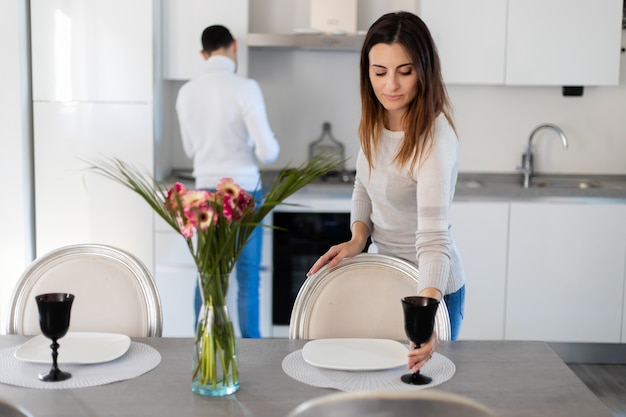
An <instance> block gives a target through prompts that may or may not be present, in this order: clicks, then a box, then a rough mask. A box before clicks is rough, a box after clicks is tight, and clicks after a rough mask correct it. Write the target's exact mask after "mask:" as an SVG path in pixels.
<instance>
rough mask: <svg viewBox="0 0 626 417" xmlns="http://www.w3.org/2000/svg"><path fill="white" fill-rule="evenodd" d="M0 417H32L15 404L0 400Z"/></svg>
mask: <svg viewBox="0 0 626 417" xmlns="http://www.w3.org/2000/svg"><path fill="white" fill-rule="evenodd" d="M0 416H2V417H32V414H30V413H29V412H28V411H26V410H25V409H24V408H22V407H21V406H19V405H17V404H13V403H10V402H8V401H7V400H3V399H2V398H0Z"/></svg>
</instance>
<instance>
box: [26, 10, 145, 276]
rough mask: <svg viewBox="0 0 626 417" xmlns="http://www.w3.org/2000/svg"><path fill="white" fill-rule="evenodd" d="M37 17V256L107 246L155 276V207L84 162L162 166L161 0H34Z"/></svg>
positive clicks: (34, 65) (33, 34)
mask: <svg viewBox="0 0 626 417" xmlns="http://www.w3.org/2000/svg"><path fill="white" fill-rule="evenodd" d="M121 10H124V12H123V13H122V12H121ZM30 15H31V28H32V30H31V43H32V54H33V56H32V73H33V137H34V145H33V147H34V178H35V192H34V197H35V232H36V235H35V239H36V256H41V255H43V254H44V253H46V252H48V251H50V250H52V249H56V248H58V247H60V246H64V245H69V244H74V243H91V242H93V243H104V244H110V245H113V246H117V247H120V248H122V249H125V250H128V251H129V252H131V253H133V254H134V255H136V256H138V257H139V258H140V259H141V260H142V261H143V262H144V263H145V264H146V266H147V267H148V268H149V269H150V270H151V271H152V270H153V256H154V248H153V235H154V233H153V230H152V227H153V224H152V216H153V214H152V212H151V209H150V208H149V207H148V205H147V204H146V203H145V202H144V201H142V200H141V199H140V198H139V197H138V196H136V195H135V194H134V193H132V192H131V191H129V190H127V189H125V188H124V187H123V186H121V185H119V184H117V183H115V182H113V181H112V180H109V179H106V178H104V177H101V176H98V175H95V174H90V173H88V172H87V171H86V167H87V164H86V163H85V162H83V161H81V159H90V158H98V157H101V156H107V157H116V158H119V159H121V160H124V161H125V162H128V163H130V164H133V165H135V166H137V167H139V168H141V169H144V170H146V172H152V170H153V165H154V163H153V161H154V156H153V153H154V133H153V123H154V106H153V103H152V85H153V80H152V74H153V64H152V62H153V49H154V48H153V40H152V39H153V38H152V37H153V30H152V16H153V9H152V1H151V0H127V1H123V2H122V1H118V0H113V1H110V0H94V1H89V2H84V1H81V0H33V1H31V2H30Z"/></svg>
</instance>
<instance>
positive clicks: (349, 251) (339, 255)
mask: <svg viewBox="0 0 626 417" xmlns="http://www.w3.org/2000/svg"><path fill="white" fill-rule="evenodd" d="M364 246H365V245H361V244H359V243H358V242H355V241H354V240H350V241H348V242H343V243H339V244H338V245H335V246H331V248H330V249H328V251H327V252H326V253H325V254H323V255H322V256H320V257H319V259H318V260H317V261H316V262H315V263H314V264H313V266H312V267H311V269H309V272H307V273H306V275H307V277H308V276H309V275H313V274H314V273H316V272H317V271H319V270H320V268H321V267H323V266H324V265H326V264H328V267H329V268H332V267H334V266H336V265H337V264H338V263H339V262H340V261H341V260H342V259H343V258H349V257H351V256H356V255H358V254H359V253H361V252H362V251H363V248H364Z"/></svg>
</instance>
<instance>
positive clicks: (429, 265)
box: [309, 12, 465, 371]
mask: <svg viewBox="0 0 626 417" xmlns="http://www.w3.org/2000/svg"><path fill="white" fill-rule="evenodd" d="M360 86H361V87H360V89H361V112H362V114H361V123H360V125H359V138H360V142H361V150H360V152H359V155H358V157H357V165H356V169H357V175H356V180H355V184H354V191H353V194H352V211H351V222H350V223H351V231H352V237H351V239H350V241H348V242H343V243H340V244H337V245H335V246H333V247H331V248H330V249H329V250H328V252H326V253H325V254H324V255H322V256H321V257H320V258H319V260H318V261H317V262H316V263H315V264H314V265H313V266H312V267H311V269H310V271H309V274H313V273H315V272H316V271H318V270H319V269H320V268H321V267H322V266H323V265H325V264H328V266H329V267H331V268H332V267H333V266H335V265H337V264H338V263H339V261H340V260H341V259H343V258H345V257H351V256H355V255H357V254H359V253H361V252H362V251H363V249H364V248H365V245H366V242H367V238H368V237H371V240H372V243H373V244H374V245H375V247H376V248H377V251H378V252H379V253H382V254H386V255H391V256H396V257H399V258H402V259H405V260H407V261H409V262H412V263H414V264H416V265H417V266H418V268H419V274H420V275H419V287H418V289H417V292H418V294H419V295H423V296H428V297H433V298H436V299H439V300H440V299H441V298H444V299H445V301H446V305H447V307H448V312H449V313H450V322H451V329H452V339H453V340H454V339H456V338H457V337H458V333H459V330H460V327H461V321H462V319H463V305H464V295H465V276H464V272H463V266H462V263H461V259H460V257H459V254H458V252H457V249H456V246H455V244H454V242H453V239H452V235H451V233H450V222H449V219H448V211H449V207H450V203H451V202H452V198H453V196H454V188H455V185H456V177H457V172H458V139H457V136H456V133H455V129H454V124H453V121H452V117H451V111H450V103H449V100H448V97H447V93H446V89H445V85H444V83H443V79H442V76H441V69H440V64H439V58H438V56H437V51H436V48H435V45H434V42H433V39H432V37H431V35H430V32H429V31H428V28H427V27H426V25H425V24H424V22H423V21H422V20H421V19H420V18H419V17H417V16H415V15H413V14H411V13H407V12H397V13H389V14H386V15H384V16H382V17H381V18H380V19H378V20H377V21H376V22H375V23H374V24H373V25H372V26H371V28H370V29H369V31H368V33H367V35H366V37H365V40H364V44H363V49H362V51H361V81H360ZM438 345H439V343H438V340H437V336H436V335H433V337H432V338H431V340H430V341H429V342H427V343H424V344H422V346H420V347H419V348H417V349H414V350H411V351H410V353H409V360H408V361H409V369H411V370H412V371H417V370H418V369H419V368H421V367H422V366H423V364H424V363H425V362H426V361H427V360H428V359H430V357H431V356H432V353H433V351H435V350H436V349H437V348H438Z"/></svg>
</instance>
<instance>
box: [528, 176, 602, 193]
mask: <svg viewBox="0 0 626 417" xmlns="http://www.w3.org/2000/svg"><path fill="white" fill-rule="evenodd" d="M530 186H531V187H532V188H578V189H581V190H586V189H589V188H603V185H602V183H600V182H599V181H596V180H591V179H588V178H570V177H568V178H565V177H558V178H541V177H540V178H531V180H530Z"/></svg>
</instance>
